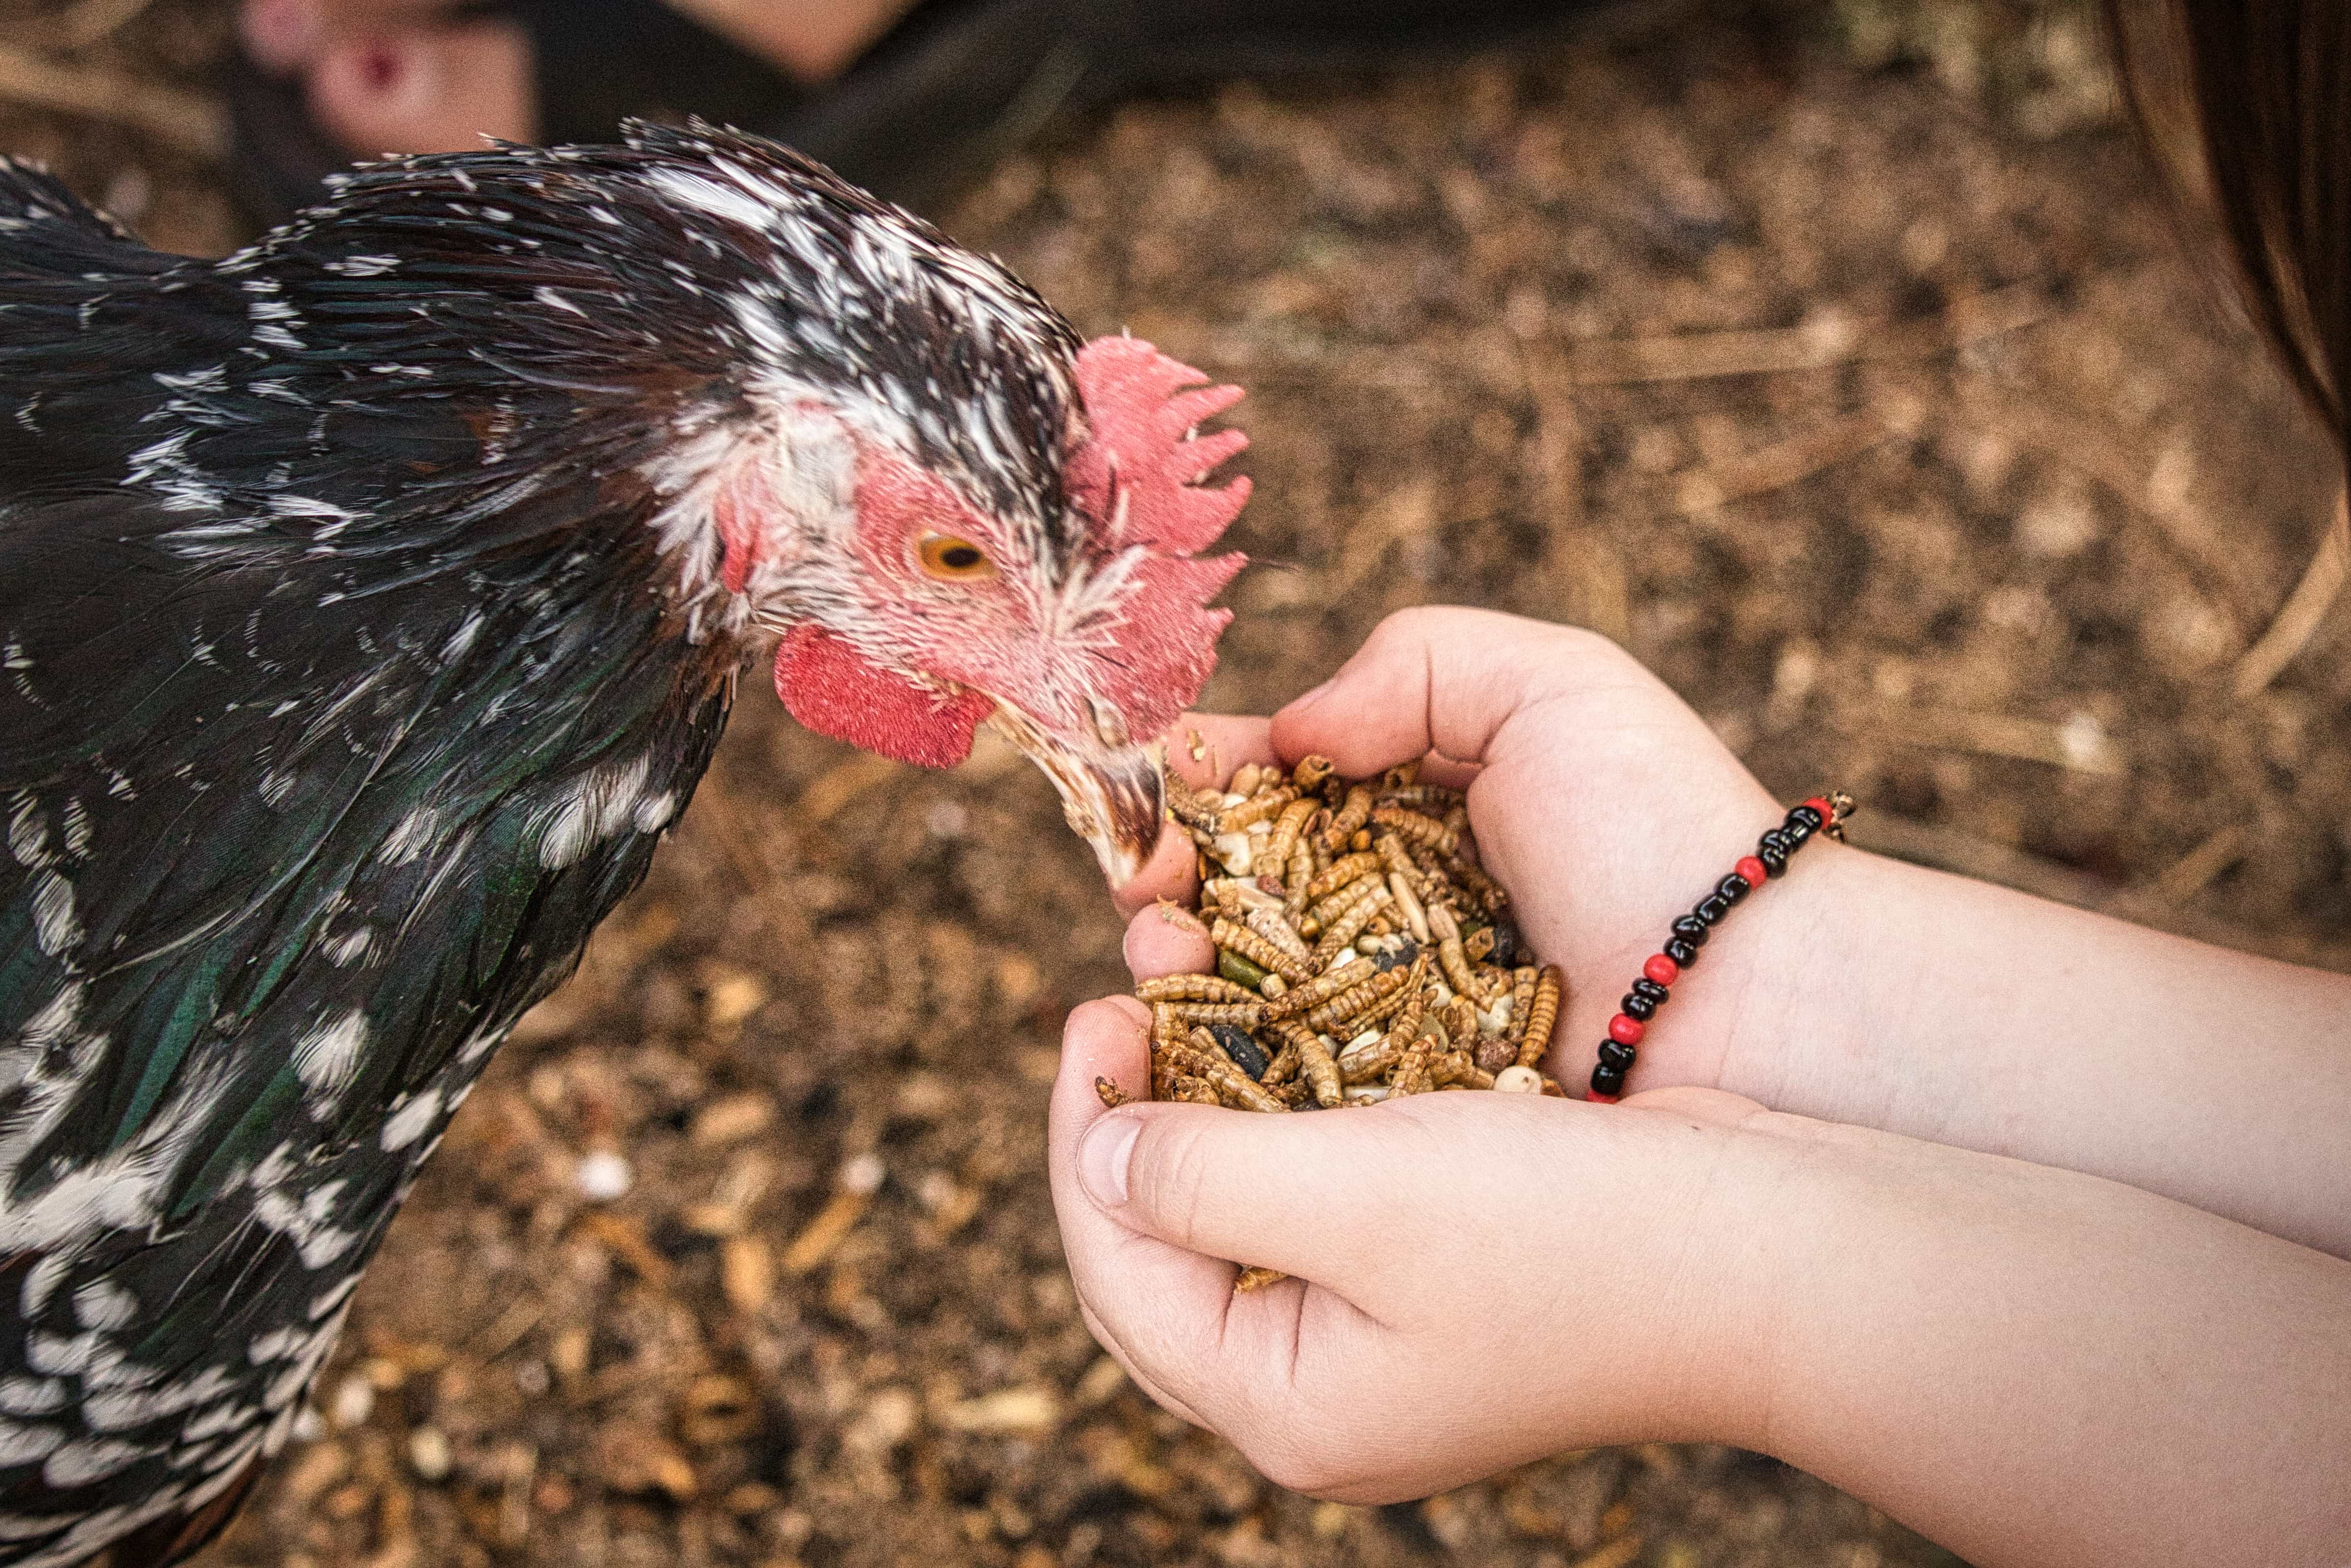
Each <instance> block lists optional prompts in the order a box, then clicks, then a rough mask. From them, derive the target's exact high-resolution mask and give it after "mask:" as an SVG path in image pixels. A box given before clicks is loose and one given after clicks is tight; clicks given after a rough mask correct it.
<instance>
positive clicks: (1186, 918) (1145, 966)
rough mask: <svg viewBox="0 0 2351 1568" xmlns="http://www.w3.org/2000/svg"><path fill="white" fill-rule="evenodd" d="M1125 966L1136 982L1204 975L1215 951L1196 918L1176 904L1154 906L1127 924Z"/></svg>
mask: <svg viewBox="0 0 2351 1568" xmlns="http://www.w3.org/2000/svg"><path fill="white" fill-rule="evenodd" d="M1126 967H1127V968H1128V969H1130V970H1132V971H1133V972H1134V977H1135V978H1136V979H1137V980H1149V979H1155V978H1157V977H1159V976H1161V975H1205V974H1208V973H1210V972H1211V971H1213V970H1214V969H1215V968H1216V967H1217V949H1216V946H1215V944H1213V943H1211V942H1210V941H1209V940H1208V928H1207V926H1205V925H1201V924H1200V921H1199V917H1198V916H1196V915H1194V914H1192V912H1191V911H1189V910H1187V909H1186V908H1184V907H1183V906H1182V905H1181V904H1154V905H1152V907H1150V908H1149V909H1145V910H1143V911H1141V912H1140V913H1139V914H1137V915H1135V917H1134V919H1133V920H1130V921H1128V922H1127V924H1126Z"/></svg>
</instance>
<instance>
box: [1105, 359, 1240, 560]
mask: <svg viewBox="0 0 2351 1568" xmlns="http://www.w3.org/2000/svg"><path fill="white" fill-rule="evenodd" d="M1207 379H1208V378H1207V376H1205V375H1202V374H1201V373H1200V372H1199V371H1196V370H1194V369H1193V368H1192V367H1191V366H1189V365H1186V364H1184V363H1182V362H1181V361H1175V360H1172V359H1169V358H1168V357H1167V356H1166V355H1165V354H1163V353H1161V352H1160V351H1159V350H1156V349H1155V348H1153V347H1152V346H1151V345H1150V344H1148V343H1146V342H1144V340H1142V339H1140V338H1096V339H1095V340H1093V341H1092V342H1091V343H1088V344H1087V345H1086V346H1085V347H1084V348H1082V349H1081V350H1078V364H1077V380H1078V392H1079V394H1080V395H1081V397H1082V398H1084V400H1085V405H1086V438H1085V441H1084V443H1083V444H1081V445H1080V446H1079V448H1078V450H1077V452H1076V454H1075V455H1073V456H1072V457H1071V460H1070V471H1069V476H1068V477H1069V485H1070V490H1071V496H1072V497H1074V498H1075V499H1076V501H1077V502H1078V504H1079V505H1080V506H1081V507H1084V508H1085V509H1086V511H1087V512H1088V513H1090V514H1091V515H1092V517H1093V518H1094V521H1095V525H1096V527H1097V528H1100V529H1101V530H1102V537H1101V543H1102V545H1103V546H1104V547H1105V548H1106V549H1111V550H1115V549H1123V548H1124V547H1125V546H1128V545H1144V546H1147V547H1149V548H1150V549H1154V550H1156V551H1160V552H1162V553H1165V554H1167V555H1193V554H1196V553H1197V552H1198V551H1200V550H1204V549H1207V548H1208V546H1210V545H1212V544H1214V543H1216V542H1217V535H1218V534H1221V533H1223V532H1224V531H1225V527H1226V525H1227V524H1228V523H1230V522H1231V521H1232V520H1233V519H1234V518H1235V517H1238V516H1239V515H1240V509H1241V507H1243V506H1245V505H1247V504H1248V501H1249V480H1248V479H1247V478H1239V479H1235V480H1234V481H1233V482H1232V483H1231V484H1229V485H1226V486H1222V487H1221V488H1218V489H1209V488H1207V487H1206V486H1203V485H1202V484H1201V481H1202V480H1204V479H1206V478H1207V476H1209V475H1210V474H1211V473H1212V472H1214V471H1215V469H1216V467H1217V465H1219V464H1221V463H1223V462H1224V461H1225V460H1226V459H1227V458H1228V457H1231V456H1232V455H1234V454H1235V453H1237V452H1238V451H1240V450H1241V448H1243V447H1245V446H1247V445H1248V444H1249V437H1248V436H1246V435H1244V434H1241V433H1240V432H1239V431H1238V430H1220V431H1217V433H1216V434H1213V435H1206V436H1203V435H1196V434H1193V431H1194V428H1195V427H1196V425H1198V424H1199V423H1200V422H1201V421H1202V420H1204V419H1208V418H1212V417H1213V416H1215V415H1217V414H1219V413H1223V412H1224V411H1225V410H1227V409H1228V408H1230V407H1232V405H1233V404H1235V403H1237V402H1239V401H1240V399H1241V389H1240V388H1238V387H1220V386H1207V385H1203V384H1202V383H1204V382H1207ZM1186 389H1189V390H1188V391H1187V390H1186Z"/></svg>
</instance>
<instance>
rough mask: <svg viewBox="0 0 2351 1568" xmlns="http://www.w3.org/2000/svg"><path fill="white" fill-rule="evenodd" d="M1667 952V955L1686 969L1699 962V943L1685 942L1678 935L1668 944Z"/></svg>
mask: <svg viewBox="0 0 2351 1568" xmlns="http://www.w3.org/2000/svg"><path fill="white" fill-rule="evenodd" d="M1665 953H1666V956H1667V957H1668V958H1671V959H1672V960H1673V961H1674V962H1675V963H1677V964H1678V965H1680V966H1681V967H1683V968H1685V969H1687V968H1688V967H1690V966H1691V965H1692V964H1695V963H1697V962H1698V946H1697V944H1695V943H1691V942H1685V941H1683V940H1682V939H1681V938H1680V937H1678V936H1677V937H1675V938H1674V939H1673V940H1672V941H1670V942H1668V943H1667V944H1666V947H1665Z"/></svg>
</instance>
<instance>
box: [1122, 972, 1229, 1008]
mask: <svg viewBox="0 0 2351 1568" xmlns="http://www.w3.org/2000/svg"><path fill="white" fill-rule="evenodd" d="M1134 994H1135V995H1136V996H1138V997H1140V998H1143V999H1144V1001H1146V1002H1253V1001H1255V1000H1257V999H1258V998H1257V993H1256V992H1254V991H1252V990H1250V989H1249V988H1247V987H1245V986H1237V985H1235V984H1233V983H1232V982H1231V981H1230V980H1228V979H1225V978H1223V977H1220V976H1217V975H1162V976H1160V977H1158V978H1157V979H1155V980H1145V981H1144V982H1143V984H1141V985H1139V986H1137V987H1135V988H1134Z"/></svg>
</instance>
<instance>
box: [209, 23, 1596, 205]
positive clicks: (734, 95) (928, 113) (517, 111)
mask: <svg viewBox="0 0 2351 1568" xmlns="http://www.w3.org/2000/svg"><path fill="white" fill-rule="evenodd" d="M1598 3H1599V0H1455V3H1453V4H1449V5H1432V4H1430V3H1429V0H798V3H796V4H793V3H787V4H776V3H774V0H490V3H487V4H485V3H482V0H241V3H240V5H239V7H238V12H237V34H238V39H239V47H238V49H237V52H236V55H235V58H234V60H233V62H232V75H231V79H230V82H229V101H230V108H231V110H232V115H233V119H234V121H235V128H236V142H237V145H236V149H235V157H234V159H233V160H232V167H233V170H234V172H235V174H236V176H237V178H238V181H239V183H240V185H241V194H242V195H243V197H244V199H245V203H246V206H247V207H248V208H249V209H251V211H252V212H253V214H255V215H256V216H257V217H260V218H263V219H265V220H266V221H270V222H275V221H277V220H279V219H281V218H283V217H285V216H287V215H290V214H291V213H292V212H293V211H294V210H295V209H297V208H298V207H299V206H301V205H303V204H306V203H308V202H309V201H311V200H313V199H314V198H315V197H316V196H317V194H318V193H319V182H320V181H321V180H322V179H323V178H324V177H325V176H326V175H328V174H329V173H331V172H334V171H336V170H338V169H340V168H341V167H343V166H345V165H346V164H349V163H350V162H353V161H355V160H358V159H363V158H370V157H376V156H380V155H381V154H383V153H386V152H461V151H464V150H466V149H469V148H474V147H478V146H480V145H481V139H482V137H484V136H486V135H487V136H496V137H500V138H504V139H506V140H508V141H528V142H546V143H555V142H573V141H612V140H614V139H615V137H616V135H617V132H618V128H619V126H620V122H621V120H622V119H623V118H624V117H626V116H629V115H643V116H646V117H648V118H652V119H657V120H677V119H681V118H683V117H684V116H687V115H699V116H701V117H702V118H703V119H705V120H714V121H716V122H719V123H722V124H728V125H733V126H736V127H737V128H739V129H742V130H746V131H758V132H760V133H762V134H765V135H768V136H771V137H774V138H775V139H776V140H778V141H784V142H788V143H789V144H790V145H792V146H795V147H797V148H799V150H800V151H802V152H806V153H808V154H809V155H810V156H811V157H813V158H816V159H817V160H818V161H819V162H824V163H827V164H830V165H831V167H832V168H833V169H834V170H835V171H836V172H839V173H841V174H842V175H844V176H846V177H847V178H849V179H851V180H852V181H854V182H856V183H859V184H862V185H864V186H866V187H868V188H869V189H872V190H874V191H876V192H878V193H881V194H883V195H884V196H887V197H890V198H891V199H893V200H896V201H902V202H908V203H911V204H915V205H918V206H919V205H925V204H931V203H933V202H935V201H936V200H937V199H939V198H940V197H942V196H943V195H944V194H945V193H946V192H947V191H948V190H949V189H950V188H951V187H952V186H953V185H954V183H956V181H958V180H959V179H961V178H963V177H965V176H967V175H968V174H971V173H973V172H977V171H978V170H980V169H982V168H984V167H985V165H986V164H987V162H988V161H989V160H991V159H992V158H994V157H995V156H996V155H998V154H999V153H1001V152H1006V151H1008V149H1010V148H1011V147H1012V146H1014V145H1016V144H1017V143H1018V142H1019V141H1020V140H1021V139H1023V138H1025V137H1026V136H1027V135H1029V133H1030V132H1031V131H1035V130H1036V129H1037V128H1038V127H1039V126H1040V125H1041V124H1043V123H1044V121H1045V120H1047V119H1048V118H1049V117H1050V116H1051V115H1052V114H1053V113H1055V112H1056V111H1057V110H1061V109H1062V108H1063V107H1065V106H1069V105H1071V104H1079V103H1085V102H1092V101H1098V100H1100V99H1104V98H1107V97H1110V96H1113V95H1114V94H1118V93H1122V92H1126V91H1130V90H1133V89H1139V88H1144V87H1151V86H1157V85H1164V84H1167V83H1172V82H1178V81H1185V80H1195V79H1201V78H1216V77H1225V76H1238V75H1247V76H1272V75H1282V74H1290V73H1295V72H1299V71H1308V70H1320V69H1344V68H1355V67H1361V66H1366V65H1371V64H1375V63H1378V62H1380V61H1384V60H1391V59H1395V58H1399V57H1425V56H1428V55H1432V54H1445V53H1452V52H1458V51H1460V50H1463V49H1467V48H1471V47H1477V46H1479V45H1481V44H1486V43H1491V42H1494V41H1496V40H1499V39H1503V38H1508V37H1516V36H1519V35H1521V34H1525V33H1528V32H1531V31H1533V30H1536V29H1539V28H1541V27H1542V26H1545V25H1548V24H1553V23H1556V22H1558V21H1560V20H1561V19H1562V18H1565V17H1571V16H1575V15H1578V14H1580V13H1582V12H1585V11H1589V10H1592V9H1594V8H1595V6H1596V5H1597V4H1598Z"/></svg>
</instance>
